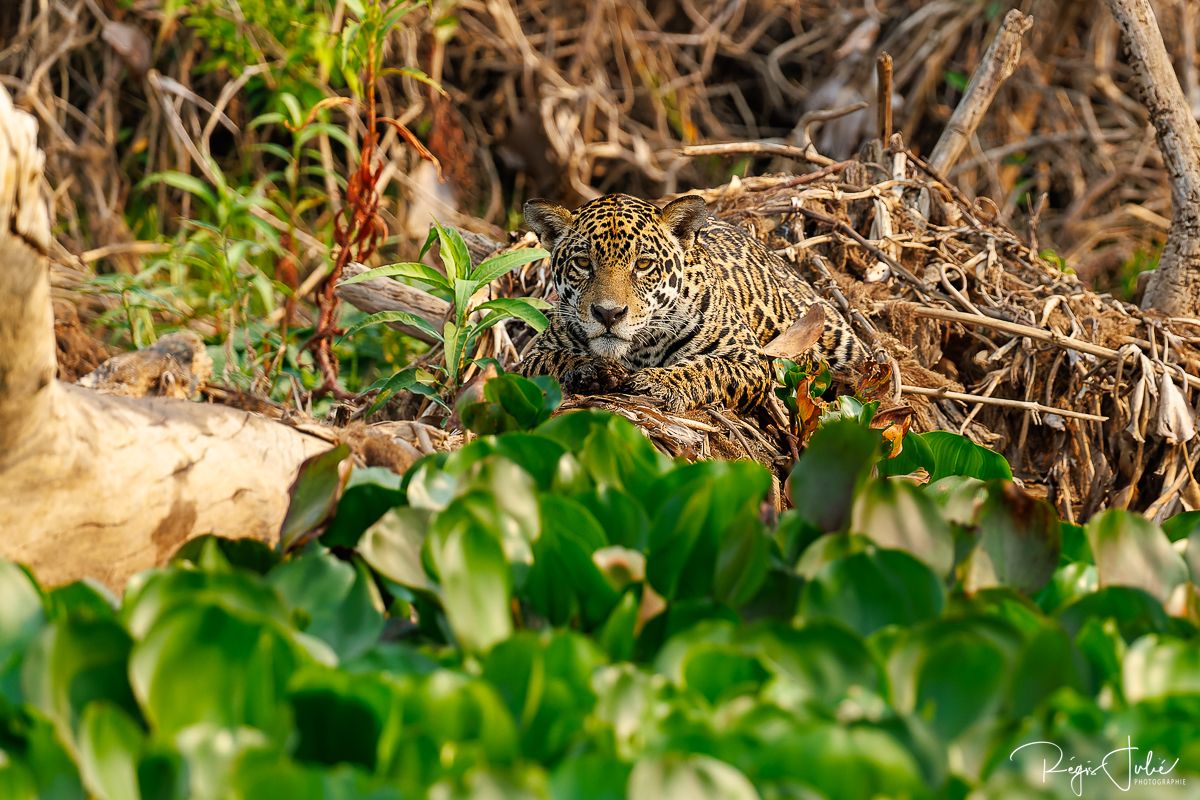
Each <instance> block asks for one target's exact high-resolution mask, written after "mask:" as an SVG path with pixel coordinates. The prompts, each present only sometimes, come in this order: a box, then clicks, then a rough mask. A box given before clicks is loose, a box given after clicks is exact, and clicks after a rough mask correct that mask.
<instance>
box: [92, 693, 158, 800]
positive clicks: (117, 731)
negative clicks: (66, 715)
mask: <svg viewBox="0 0 1200 800" xmlns="http://www.w3.org/2000/svg"><path fill="white" fill-rule="evenodd" d="M145 738H146V734H145V732H144V731H143V730H142V727H141V725H139V724H138V723H137V721H136V720H134V719H133V717H131V716H129V714H128V713H126V712H125V711H123V710H122V709H121V707H120V706H117V705H113V704H112V703H109V702H106V701H98V702H94V703H91V704H90V705H88V707H87V708H86V709H84V712H83V718H82V719H81V720H80V724H79V770H80V772H81V773H82V775H83V781H84V783H85V784H86V785H87V787H88V791H90V792H92V793H93V794H95V795H96V797H98V798H101V800H126V799H127V798H128V800H137V798H139V797H140V796H141V792H140V789H139V788H138V776H137V767H138V760H139V759H140V757H141V752H142V748H143V747H144V746H145Z"/></svg>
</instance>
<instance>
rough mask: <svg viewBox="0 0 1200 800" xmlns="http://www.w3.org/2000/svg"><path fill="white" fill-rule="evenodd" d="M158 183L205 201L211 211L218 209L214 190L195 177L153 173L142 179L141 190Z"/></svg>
mask: <svg viewBox="0 0 1200 800" xmlns="http://www.w3.org/2000/svg"><path fill="white" fill-rule="evenodd" d="M156 183H163V184H166V185H167V186H170V187H171V188H173V189H179V190H180V191H183V192H187V193H188V194H191V195H194V196H196V197H198V198H200V199H201V200H203V201H204V204H205V205H207V206H208V207H209V208H210V209H215V208H216V207H217V195H216V193H215V192H214V191H213V190H212V187H211V186H209V184H207V183H205V182H204V181H202V180H200V179H199V178H197V177H196V176H194V175H188V174H187V173H185V172H176V171H174V170H171V171H168V172H152V173H150V174H149V175H147V176H146V177H145V178H143V179H142V182H141V183H139V184H138V188H139V189H144V188H145V187H147V186H152V185H154V184H156Z"/></svg>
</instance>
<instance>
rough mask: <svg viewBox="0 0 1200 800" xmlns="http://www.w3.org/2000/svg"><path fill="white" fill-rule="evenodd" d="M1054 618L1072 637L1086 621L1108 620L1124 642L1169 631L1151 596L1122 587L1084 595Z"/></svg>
mask: <svg viewBox="0 0 1200 800" xmlns="http://www.w3.org/2000/svg"><path fill="white" fill-rule="evenodd" d="M1057 617H1058V620H1059V622H1061V623H1062V626H1063V627H1064V628H1066V629H1067V631H1068V632H1069V633H1071V634H1072V635H1074V634H1076V633H1077V632H1078V631H1079V630H1080V628H1082V627H1083V625H1084V623H1085V622H1087V621H1088V620H1090V619H1094V620H1097V621H1103V620H1108V619H1111V620H1113V621H1114V622H1116V624H1117V627H1118V628H1119V630H1120V631H1121V635H1122V636H1123V637H1124V638H1125V641H1127V642H1132V641H1133V640H1134V639H1137V638H1139V637H1140V636H1142V635H1143V634H1147V633H1165V632H1168V631H1170V630H1172V628H1173V624H1172V620H1171V618H1170V617H1168V616H1167V614H1166V612H1165V611H1163V607H1162V604H1161V603H1159V602H1158V601H1157V600H1156V599H1154V597H1153V595H1150V594H1148V593H1146V592H1145V591H1143V590H1141V589H1133V588H1130V587H1126V586H1110V587H1108V588H1104V589H1100V590H1099V591H1097V592H1093V593H1091V594H1088V595H1084V596H1083V597H1081V598H1080V599H1079V600H1076V601H1075V602H1073V603H1071V604H1070V605H1068V606H1066V607H1065V608H1063V609H1062V610H1061V611H1059V612H1058V614H1057Z"/></svg>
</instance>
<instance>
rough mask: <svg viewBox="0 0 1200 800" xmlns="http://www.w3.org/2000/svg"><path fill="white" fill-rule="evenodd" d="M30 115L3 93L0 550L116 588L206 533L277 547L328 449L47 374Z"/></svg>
mask: <svg viewBox="0 0 1200 800" xmlns="http://www.w3.org/2000/svg"><path fill="white" fill-rule="evenodd" d="M36 140H37V128H36V123H35V122H34V120H33V118H32V117H31V116H29V115H28V114H26V113H24V112H22V111H19V110H16V109H14V108H13V105H12V102H11V100H10V98H9V96H8V94H7V92H6V91H5V90H4V89H3V88H0V556H2V557H4V558H8V559H13V560H16V561H19V562H22V563H24V564H27V565H29V566H30V567H31V568H32V569H33V570H34V571H35V572H36V573H37V575H38V578H39V580H41V581H43V582H44V583H45V584H48V585H54V584H60V583H65V582H69V581H71V580H75V579H78V578H82V577H85V576H88V577H92V578H95V579H97V580H99V581H101V582H102V583H104V584H106V585H107V586H109V587H110V588H111V589H114V590H120V589H121V588H122V587H123V586H124V584H125V581H126V580H127V579H128V578H129V576H130V575H132V574H133V573H135V572H137V571H139V570H142V569H145V568H147V567H151V566H154V565H155V564H160V563H162V562H163V561H164V560H165V559H167V558H168V557H169V556H170V555H171V554H172V553H173V552H174V551H175V550H176V549H177V548H178V547H179V546H180V545H181V544H183V543H184V542H185V541H187V540H188V539H190V538H192V537H194V536H198V535H200V534H204V533H219V534H222V535H225V536H243V537H247V536H251V537H255V538H259V539H262V540H264V541H267V542H274V541H275V540H276V539H277V538H278V535H279V530H280V525H281V523H282V521H283V518H284V513H285V512H286V510H287V505H288V488H289V486H290V485H291V483H292V481H293V480H294V478H295V475H296V472H297V469H298V468H299V466H300V464H301V463H302V462H303V461H304V460H305V459H307V458H309V457H310V456H313V455H315V454H317V453H319V452H322V451H324V450H326V449H328V448H329V447H330V445H329V442H328V441H327V440H326V439H324V438H320V437H317V436H312V435H308V434H305V433H302V432H300V431H297V430H295V429H294V428H291V427H289V426H287V425H282V424H279V423H277V422H273V421H271V420H268V419H265V418H263V417H260V416H257V415H254V414H249V413H246V412H244V411H237V410H234V409H230V408H225V407H222V406H211V405H200V404H195V403H188V402H186V401H182V400H172V399H165V398H130V397H119V396H113V395H104V394H100V393H98V392H93V391H89V390H88V389H86V388H82V387H79V386H73V385H70V384H66V383H62V382H60V381H58V380H56V379H55V372H56V365H55V341H54V329H53V317H52V311H51V302H50V276H49V261H48V258H47V254H48V253H49V250H50V217H49V213H48V210H47V203H46V197H45V192H44V189H43V179H42V163H43V154H42V153H41V152H40V151H39V150H38V149H37V145H36Z"/></svg>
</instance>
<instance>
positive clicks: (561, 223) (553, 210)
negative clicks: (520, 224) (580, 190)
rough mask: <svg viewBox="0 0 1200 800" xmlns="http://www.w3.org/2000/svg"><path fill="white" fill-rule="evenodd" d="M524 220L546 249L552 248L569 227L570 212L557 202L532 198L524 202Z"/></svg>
mask: <svg viewBox="0 0 1200 800" xmlns="http://www.w3.org/2000/svg"><path fill="white" fill-rule="evenodd" d="M525 222H526V223H528V225H529V227H530V228H532V229H533V232H534V233H536V234H537V237H538V241H540V242H541V243H542V247H544V248H546V249H547V250H551V251H553V250H554V246H555V245H556V244H558V240H559V239H561V238H562V237H563V235H564V234H566V232H567V231H568V230H570V229H571V212H570V211H567V210H566V209H565V208H563V207H562V206H560V205H558V204H557V203H551V202H550V201H549V200H542V199H540V198H534V199H533V200H530V201H528V202H527V203H525Z"/></svg>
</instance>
